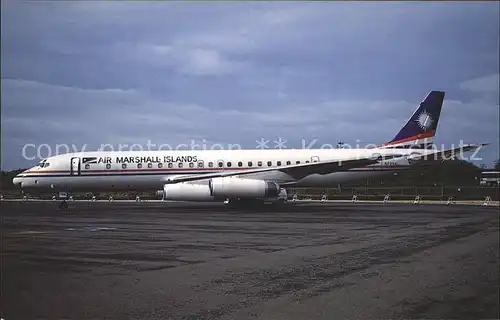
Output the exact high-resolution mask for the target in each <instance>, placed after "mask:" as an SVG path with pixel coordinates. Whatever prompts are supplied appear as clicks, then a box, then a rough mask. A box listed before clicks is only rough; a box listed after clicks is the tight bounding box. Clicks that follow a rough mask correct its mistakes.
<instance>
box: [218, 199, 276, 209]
mask: <svg viewBox="0 0 500 320" xmlns="http://www.w3.org/2000/svg"><path fill="white" fill-rule="evenodd" d="M285 204H286V201H285V200H283V199H273V200H264V199H226V200H225V201H224V205H225V206H226V208H241V209H262V208H263V207H266V208H281V207H283V206H284V205H285Z"/></svg>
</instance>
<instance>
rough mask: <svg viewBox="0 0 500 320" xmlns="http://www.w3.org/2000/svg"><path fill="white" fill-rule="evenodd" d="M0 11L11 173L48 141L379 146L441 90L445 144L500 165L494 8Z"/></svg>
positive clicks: (190, 6) (5, 160)
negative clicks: (465, 146) (474, 146)
mask: <svg viewBox="0 0 500 320" xmlns="http://www.w3.org/2000/svg"><path fill="white" fill-rule="evenodd" d="M1 14H2V16H1V23H2V25H1V37H2V50H1V57H2V65H1V72H2V169H4V170H9V169H13V168H19V167H28V166H30V165H32V164H33V163H34V162H35V161H37V160H38V159H35V160H32V161H30V160H27V159H26V157H25V156H27V157H35V156H37V151H36V149H37V148H38V149H39V150H41V154H40V155H41V156H42V157H44V156H47V155H48V154H47V153H48V151H47V147H39V146H41V145H43V144H46V145H48V146H50V147H51V149H52V154H54V153H55V148H56V145H57V144H66V145H69V146H70V147H71V146H73V147H74V148H76V149H77V151H79V150H81V149H82V148H84V147H85V148H86V149H87V150H95V149H96V148H98V147H99V146H100V145H101V144H112V145H113V146H114V147H115V148H118V145H119V144H129V145H131V144H134V143H137V144H142V145H143V146H144V147H146V143H147V142H148V141H150V143H152V144H156V145H161V144H168V145H169V146H171V147H175V146H176V145H177V144H187V145H190V144H191V143H192V140H194V141H195V142H197V143H199V144H200V145H201V146H200V147H203V143H205V144H206V145H207V147H210V144H212V143H218V144H220V145H222V146H227V145H228V144H239V145H240V146H241V147H243V148H251V149H253V148H256V147H257V143H256V140H261V139H263V141H265V140H269V143H268V144H267V146H268V147H269V148H275V147H276V144H275V143H274V142H273V141H274V140H277V139H278V138H281V139H282V141H284V140H286V143H284V145H285V146H286V147H287V148H300V147H302V146H303V145H304V144H305V145H308V146H313V147H314V146H315V147H321V145H322V144H332V145H335V144H336V143H337V142H338V141H339V140H342V141H345V142H347V143H349V144H356V143H359V144H361V145H363V144H367V143H382V142H386V141H389V140H391V139H392V138H393V137H394V135H395V134H396V133H397V132H398V130H399V129H400V127H401V125H402V124H403V123H404V122H405V121H406V119H407V118H408V117H409V116H410V115H411V113H412V112H413V111H414V109H415V107H416V106H417V105H418V103H419V102H420V101H421V100H422V99H423V98H424V97H425V95H426V94H427V93H428V92H429V91H430V90H433V89H436V90H444V91H446V101H445V104H444V107H443V113H442V117H441V120H440V124H439V128H438V134H437V138H436V141H437V143H438V144H446V145H448V146H449V145H451V144H452V143H455V144H459V143H460V142H461V141H463V142H464V143H474V142H491V143H492V144H491V145H490V146H489V147H488V148H485V149H483V150H482V151H481V154H480V156H482V157H483V158H484V160H483V161H479V163H485V164H486V165H488V166H491V165H492V163H493V161H494V160H495V159H496V158H498V153H499V147H498V145H499V89H498V86H499V83H498V82H499V52H498V48H499V31H498V30H499V3H498V2H484V3H480V2H477V3H476V2H468V3H467V2H437V3H424V2H408V3H397V2H380V3H370V2H362V3H347V2H334V3H331V2H330V3H323V2H308V3H301V2H273V3H263V2H254V3H240V2H219V3H218V2H210V3H204V2H192V3H181V2H172V3H164V2H149V3H146V2H133V1H127V2H122V3H119V2H104V1H99V2H97V1H96V2H90V1H79V2H71V1H64V2H62V1H61V2H56V1H54V2H38V3H35V2H25V3H22V2H20V1H14V0H11V1H2V9H1ZM315 139H317V140H315ZM313 141H316V143H315V144H314V143H313ZM311 143H313V145H311ZM29 144H32V145H31V146H30V147H28V148H25V149H24V150H25V151H26V153H25V155H24V156H23V146H25V145H29ZM33 146H35V147H33ZM282 146H283V145H282ZM163 148H165V146H164V147H163ZM153 149H154V147H153Z"/></svg>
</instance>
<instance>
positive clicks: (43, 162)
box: [37, 159, 50, 168]
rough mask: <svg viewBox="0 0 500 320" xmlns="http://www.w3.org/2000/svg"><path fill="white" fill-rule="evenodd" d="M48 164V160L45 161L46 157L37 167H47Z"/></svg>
mask: <svg viewBox="0 0 500 320" xmlns="http://www.w3.org/2000/svg"><path fill="white" fill-rule="evenodd" d="M49 165H50V163H49V162H47V159H44V160H42V161H40V162H39V163H38V165H37V166H38V167H40V168H47V167H48V166H49Z"/></svg>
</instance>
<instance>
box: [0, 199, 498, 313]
mask: <svg viewBox="0 0 500 320" xmlns="http://www.w3.org/2000/svg"><path fill="white" fill-rule="evenodd" d="M0 210H1V212H2V305H1V310H2V318H3V319H5V320H13V319H23V320H27V319H132V318H134V319H272V320H277V319H286V320H291V319H308V320H309V319H329V320H330V319H354V318H356V319H368V318H371V319H374V318H375V319H395V318H400V319H401V318H405V319H409V318H411V319H416V318H419V319H422V318H427V319H429V318H433V319H437V318H441V319H443V318H446V319H497V318H499V300H500V299H499V212H498V207H497V208H492V207H480V206H474V207H473V206H458V205H457V206H444V205H397V204H386V205H382V204H381V205H373V204H370V205H366V204H329V203H328V204H296V205H292V206H291V207H287V208H285V209H281V210H275V211H273V210H272V209H271V208H264V209H262V208H261V209H253V210H236V209H225V208H223V207H221V206H220V205H204V204H198V205H184V204H176V203H156V204H146V203H137V204H136V203H128V204H119V203H112V204H109V203H73V204H70V208H69V209H68V210H67V211H59V210H57V207H56V204H54V203H51V202H45V203H42V202H41V203H23V204H19V203H2V204H0Z"/></svg>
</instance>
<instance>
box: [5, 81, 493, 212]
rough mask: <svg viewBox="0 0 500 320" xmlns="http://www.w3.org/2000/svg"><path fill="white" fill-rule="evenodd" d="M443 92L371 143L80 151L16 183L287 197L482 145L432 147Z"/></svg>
mask: <svg viewBox="0 0 500 320" xmlns="http://www.w3.org/2000/svg"><path fill="white" fill-rule="evenodd" d="M444 96H445V92H443V91H431V92H429V93H428V94H427V96H426V97H425V99H424V100H423V101H422V102H421V103H420V104H419V106H418V107H417V108H416V110H415V111H414V112H413V114H412V115H411V117H410V118H409V119H408V120H407V121H406V123H405V124H404V126H403V127H402V128H401V130H400V131H399V132H398V133H397V134H396V136H395V137H394V138H393V139H392V140H390V141H389V142H387V143H384V144H382V145H379V146H376V147H371V148H358V149H347V148H339V149H285V150H181V151H171V150H169V151H119V152H110V151H107V152H102V151H88V152H77V153H67V154H62V155H56V156H53V157H49V158H47V159H44V160H42V161H40V162H39V163H38V164H37V165H36V166H34V167H32V168H30V169H28V170H26V171H24V172H22V173H20V174H19V175H17V176H16V177H15V178H14V179H13V183H14V184H15V185H18V186H20V187H21V189H22V190H26V191H30V190H31V191H36V190H38V191H42V190H44V191H47V190H49V191H52V192H78V191H85V192H114V191H136V192H139V191H156V192H157V194H159V195H161V196H162V197H163V199H164V200H171V201H203V202H205V201H220V202H224V203H226V204H228V203H230V202H233V203H235V202H236V203H246V202H248V201H250V202H251V201H257V202H259V203H260V202H263V201H266V202H269V201H271V202H280V203H281V202H286V199H287V191H286V189H287V188H294V187H336V186H338V185H339V184H342V183H345V182H352V181H357V180H361V181H362V180H366V179H369V178H373V177H375V176H386V175H393V174H394V173H396V172H402V171H406V170H410V169H413V168H415V166H417V167H418V165H422V164H425V163H429V160H431V161H430V162H432V160H435V161H444V160H446V159H448V158H449V157H450V155H451V156H453V155H455V154H456V153H458V152H460V153H461V152H465V151H472V150H478V148H480V147H482V146H483V145H485V144H475V145H474V144H471V145H463V146H460V147H458V148H452V149H447V150H437V149H435V148H433V138H434V137H435V135H436V130H437V126H438V122H439V117H440V115H441V109H442V105H443V101H444ZM431 158H433V159H431Z"/></svg>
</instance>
